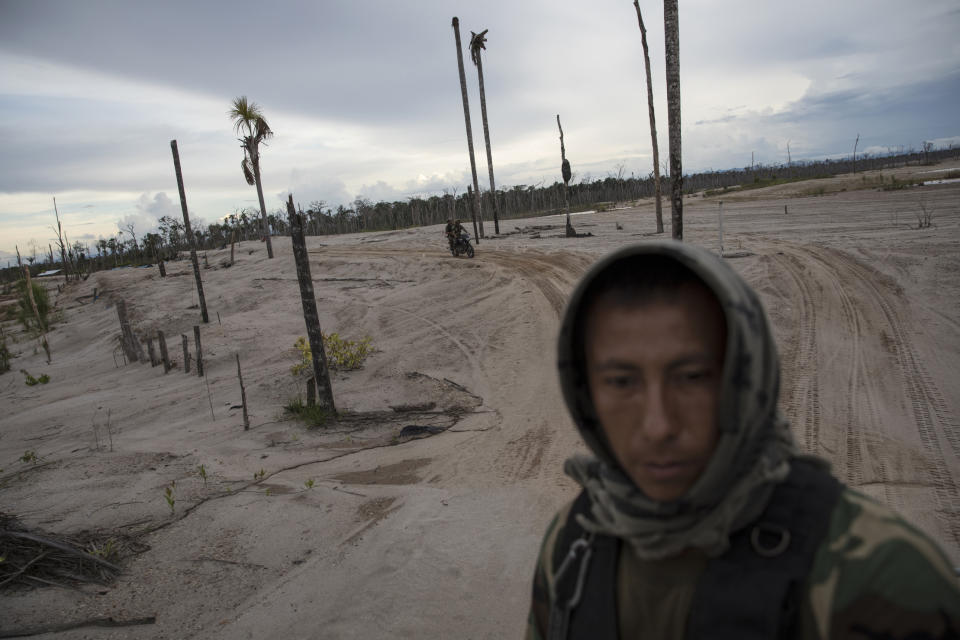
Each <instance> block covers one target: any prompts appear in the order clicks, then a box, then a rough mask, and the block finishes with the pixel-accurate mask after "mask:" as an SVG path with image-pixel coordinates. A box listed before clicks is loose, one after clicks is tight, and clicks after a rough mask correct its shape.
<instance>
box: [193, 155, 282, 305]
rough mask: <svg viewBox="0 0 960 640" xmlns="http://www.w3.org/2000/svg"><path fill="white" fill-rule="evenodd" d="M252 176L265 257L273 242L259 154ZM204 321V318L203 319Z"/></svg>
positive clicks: (268, 253)
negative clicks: (261, 182) (254, 180)
mask: <svg viewBox="0 0 960 640" xmlns="http://www.w3.org/2000/svg"><path fill="white" fill-rule="evenodd" d="M253 177H254V178H255V179H256V183H257V199H258V200H260V215H261V216H262V217H263V219H262V220H261V226H262V228H263V235H264V237H265V238H266V240H267V258H272V257H273V243H271V242H270V223H269V221H267V207H266V205H265V204H264V203H263V186H262V185H261V184H260V154H259V153H257V154H256V155H254V157H253ZM204 322H206V320H204Z"/></svg>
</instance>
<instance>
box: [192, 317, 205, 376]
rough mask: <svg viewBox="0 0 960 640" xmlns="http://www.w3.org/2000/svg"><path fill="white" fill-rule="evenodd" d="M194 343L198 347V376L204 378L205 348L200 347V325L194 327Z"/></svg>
mask: <svg viewBox="0 0 960 640" xmlns="http://www.w3.org/2000/svg"><path fill="white" fill-rule="evenodd" d="M193 342H194V343H195V345H196V347H197V357H196V360H197V375H198V376H201V377H202V376H203V348H202V347H201V346H200V325H198V324H195V325H193Z"/></svg>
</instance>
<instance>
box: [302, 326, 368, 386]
mask: <svg viewBox="0 0 960 640" xmlns="http://www.w3.org/2000/svg"><path fill="white" fill-rule="evenodd" d="M321 335H322V336H323V350H324V352H325V353H326V354H327V366H328V367H330V368H331V369H335V370H341V371H342V370H350V369H359V368H360V367H362V366H363V363H364V361H365V360H366V359H367V358H368V357H369V356H370V354H371V353H373V345H372V343H371V341H372V338H371V337H370V336H367V337H365V338H363V339H362V340H345V339H344V338H341V337H340V334H338V333H330V334H327V333H324V334H321ZM293 346H294V348H295V349H296V350H297V352H298V353H299V355H300V361H299V362H297V363H296V364H295V365H293V366H292V367H290V373H292V374H293V375H294V376H297V377H299V376H300V375H301V374H303V373H305V372H309V371H310V367H311V366H312V365H313V352H312V351H311V349H310V342H309V341H307V339H306V338H304V337H303V336H300V337H299V338H297V341H296V342H295V343H294V344H293Z"/></svg>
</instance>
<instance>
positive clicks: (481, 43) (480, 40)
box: [470, 29, 500, 235]
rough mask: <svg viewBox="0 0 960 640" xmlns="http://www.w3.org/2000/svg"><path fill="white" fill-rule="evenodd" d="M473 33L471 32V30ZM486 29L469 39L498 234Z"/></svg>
mask: <svg viewBox="0 0 960 640" xmlns="http://www.w3.org/2000/svg"><path fill="white" fill-rule="evenodd" d="M471 33H473V32H471ZM486 33H487V30H486V29H484V30H483V31H482V32H480V33H479V34H477V33H474V34H473V37H472V38H471V39H470V55H471V57H472V58H473V63H474V64H475V65H477V77H478V78H479V79H480V116H481V120H482V121H483V141H484V143H485V144H486V146H487V173H488V174H490V199H491V202H490V206H491V207H492V208H493V231H494V233H496V234H497V235H500V211H499V209H498V207H497V185H496V184H495V183H494V181H493V155H492V154H491V153H490V126H489V125H488V124H487V93H486V91H485V90H484V87H483V59H482V57H481V55H480V50H481V49H486V46H485V42H486V37H485V35H486Z"/></svg>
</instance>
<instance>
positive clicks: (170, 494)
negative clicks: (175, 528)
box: [163, 480, 177, 515]
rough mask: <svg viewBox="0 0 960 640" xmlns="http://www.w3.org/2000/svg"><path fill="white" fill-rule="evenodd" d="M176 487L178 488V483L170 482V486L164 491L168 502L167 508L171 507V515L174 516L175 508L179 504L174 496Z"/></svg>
mask: <svg viewBox="0 0 960 640" xmlns="http://www.w3.org/2000/svg"><path fill="white" fill-rule="evenodd" d="M175 486H177V481H176V480H173V481H171V482H170V486H169V487H167V488H166V489H164V491H163V497H164V499H165V500H166V501H167V506H168V507H170V515H173V508H174V505H175V504H176V503H177V499H176V497H174V495H173V488H174V487H175Z"/></svg>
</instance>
